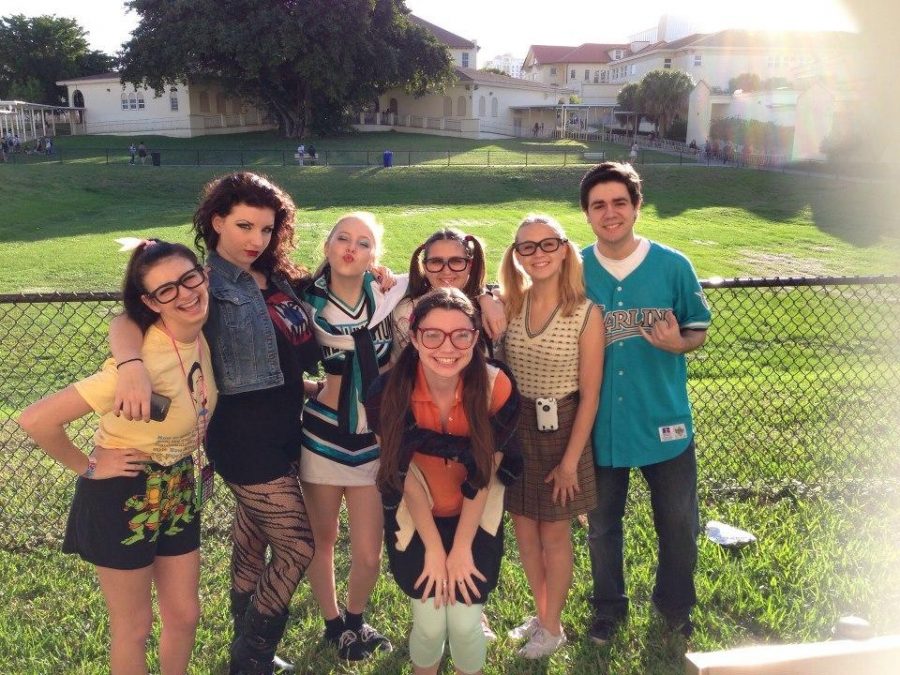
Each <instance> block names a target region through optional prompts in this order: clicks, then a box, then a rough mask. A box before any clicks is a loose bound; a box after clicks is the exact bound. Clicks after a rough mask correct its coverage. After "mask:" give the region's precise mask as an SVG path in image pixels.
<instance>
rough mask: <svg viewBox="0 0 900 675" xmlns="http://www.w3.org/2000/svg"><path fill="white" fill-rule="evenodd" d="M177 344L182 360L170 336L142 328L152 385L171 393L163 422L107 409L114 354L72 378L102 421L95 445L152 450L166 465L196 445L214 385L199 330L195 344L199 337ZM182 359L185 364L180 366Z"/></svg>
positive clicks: (110, 399) (210, 406)
mask: <svg viewBox="0 0 900 675" xmlns="http://www.w3.org/2000/svg"><path fill="white" fill-rule="evenodd" d="M176 344H177V345H178V354H180V355H181V363H179V360H178V356H176V354H175V348H174V347H173V345H172V340H171V339H170V338H169V336H168V335H166V334H165V333H164V332H163V331H162V330H160V329H159V328H157V327H156V326H151V327H150V328H149V329H148V330H147V332H146V333H145V334H144V345H143V347H142V349H141V358H143V360H144V367H145V368H146V369H147V372H148V374H149V376H150V382H151V383H152V386H153V391H154V392H155V393H157V394H162V395H163V396H168V397H169V398H170V399H172V403H171V405H170V406H169V413H168V415H167V416H166V419H165V420H163V421H162V422H153V421H151V422H144V421H141V420H138V421H129V420H126V419H125V418H124V417H116V415H115V414H113V413H112V412H111V411H112V408H113V401H114V399H115V391H116V381H117V379H118V371H117V370H116V364H115V361H113V359H108V360H107V361H106V362H105V363H104V364H103V368H102V369H101V370H100V372H98V373H97V374H95V375H92V376H90V377H88V378H86V379H84V380H81V381H80V382H76V383H75V389H76V390H77V391H78V393H79V394H81V396H82V398H84V400H85V401H87V403H88V405H89V406H91V408H93V409H94V411H95V412H97V413H98V414H100V415H101V417H100V426H99V427H98V428H97V431H96V433H95V434H94V443H95V444H96V445H100V446H103V447H107V448H136V449H138V450H140V451H142V452H146V453H147V454H148V455H150V456H151V457H152V458H153V461H154V462H157V463H158V464H164V465H166V466H170V465H172V464H174V463H175V462H177V461H178V460H180V459H182V458H184V457H186V456H188V455H189V454H191V453H192V452H193V451H194V449H195V448H196V447H197V437H198V431H199V433H200V437H201V438H204V437H205V435H206V433H205V431H206V427H205V425H206V424H207V423H208V421H209V418H210V416H211V415H212V412H213V410H214V409H215V407H216V400H217V399H218V390H217V389H216V382H215V379H214V378H213V369H212V362H211V361H210V359H209V346H208V345H207V344H206V339H205V338H204V337H203V335H202V334H201V335H200V342H199V344H200V348H199V349H198V343H197V342H192V343H182V342H177V343H176ZM201 352H202V358H201ZM181 364H183V365H184V371H183V372H182V365H181ZM185 375H187V377H185ZM204 390H205V396H204V395H203V392H204ZM204 411H205V412H204ZM198 420H199V425H198Z"/></svg>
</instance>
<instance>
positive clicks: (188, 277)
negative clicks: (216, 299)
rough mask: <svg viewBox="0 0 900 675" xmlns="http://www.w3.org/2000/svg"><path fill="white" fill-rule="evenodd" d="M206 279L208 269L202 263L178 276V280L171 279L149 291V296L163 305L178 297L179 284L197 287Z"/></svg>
mask: <svg viewBox="0 0 900 675" xmlns="http://www.w3.org/2000/svg"><path fill="white" fill-rule="evenodd" d="M204 281H206V270H204V269H203V268H202V267H200V265H197V266H196V267H195V268H194V269H192V270H188V271H187V272H185V273H184V274H182V275H181V276H180V277H178V279H177V280H176V281H170V282H169V283H167V284H163V285H162V286H160V287H159V288H157V289H156V290H154V291H149V292H148V293H147V297H148V298H150V299H151V300H156V302H158V303H160V304H161V305H165V304H166V303H169V302H172V301H173V300H174V299H175V298H177V297H178V287H179V286H184V287H185V288H197V286H199V285H201V284H202V283H203V282H204Z"/></svg>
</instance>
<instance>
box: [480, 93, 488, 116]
mask: <svg viewBox="0 0 900 675" xmlns="http://www.w3.org/2000/svg"><path fill="white" fill-rule="evenodd" d="M485 115H487V101H486V100H485V98H484V96H479V97H478V116H479V117H484V116H485Z"/></svg>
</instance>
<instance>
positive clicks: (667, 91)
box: [640, 70, 694, 137]
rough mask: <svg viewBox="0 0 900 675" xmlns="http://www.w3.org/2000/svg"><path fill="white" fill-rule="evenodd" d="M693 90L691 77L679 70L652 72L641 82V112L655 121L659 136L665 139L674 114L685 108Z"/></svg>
mask: <svg viewBox="0 0 900 675" xmlns="http://www.w3.org/2000/svg"><path fill="white" fill-rule="evenodd" d="M693 88H694V82H693V80H691V76H690V75H688V74H687V73H683V72H681V71H680V70H652V71H650V72H649V73H647V74H646V75H645V76H644V79H643V80H641V84H640V100H641V102H642V103H643V110H644V112H645V113H646V114H647V115H648V116H650V117H652V118H653V119H654V120H656V128H657V130H658V131H659V135H660V136H662V137H665V135H666V131H667V130H668V129H669V125H670V124H671V122H672V120H673V119H674V118H675V115H676V113H678V112H679V111H681V110H684V109H685V108H687V98H688V95H689V94H690V93H691V90H693Z"/></svg>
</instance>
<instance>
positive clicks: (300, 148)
mask: <svg viewBox="0 0 900 675" xmlns="http://www.w3.org/2000/svg"><path fill="white" fill-rule="evenodd" d="M304 154H306V146H305V145H303V143H301V144H300V145H298V146H297V164H299V165H300V166H303V155H304Z"/></svg>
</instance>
